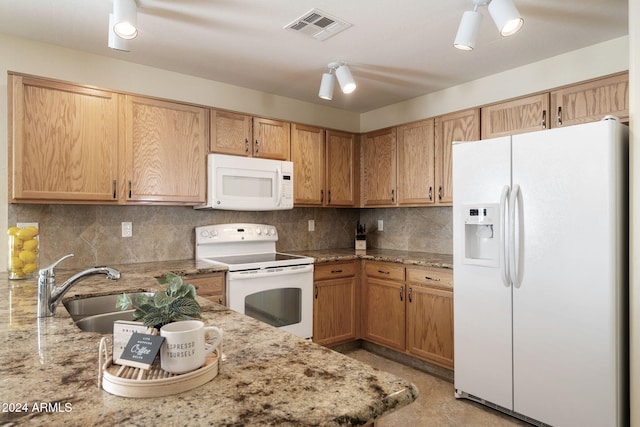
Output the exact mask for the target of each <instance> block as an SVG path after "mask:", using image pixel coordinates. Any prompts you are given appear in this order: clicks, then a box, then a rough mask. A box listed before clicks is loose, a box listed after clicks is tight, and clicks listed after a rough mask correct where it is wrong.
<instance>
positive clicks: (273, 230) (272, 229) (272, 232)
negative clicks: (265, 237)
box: [269, 228, 276, 236]
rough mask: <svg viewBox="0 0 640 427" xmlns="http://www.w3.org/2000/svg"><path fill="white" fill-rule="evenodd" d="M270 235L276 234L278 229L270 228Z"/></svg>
mask: <svg viewBox="0 0 640 427" xmlns="http://www.w3.org/2000/svg"><path fill="white" fill-rule="evenodd" d="M269 235H270V236H275V235H276V229H275V228H270V229H269Z"/></svg>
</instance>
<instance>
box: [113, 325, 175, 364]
mask: <svg viewBox="0 0 640 427" xmlns="http://www.w3.org/2000/svg"><path fill="white" fill-rule="evenodd" d="M163 341H164V337H161V336H158V335H147V334H140V333H138V332H134V333H133V334H132V335H131V338H130V339H129V342H128V343H127V345H126V346H125V348H124V350H123V351H122V354H121V355H120V358H119V359H118V360H117V362H116V363H117V364H119V365H127V366H133V367H136V368H141V369H149V368H150V367H151V365H153V362H154V360H156V357H157V356H158V353H159V352H160V347H162V343H163Z"/></svg>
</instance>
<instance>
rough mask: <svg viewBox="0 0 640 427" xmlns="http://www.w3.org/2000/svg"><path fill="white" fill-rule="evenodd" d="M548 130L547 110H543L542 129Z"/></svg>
mask: <svg viewBox="0 0 640 427" xmlns="http://www.w3.org/2000/svg"><path fill="white" fill-rule="evenodd" d="M546 128H547V110H542V129H546Z"/></svg>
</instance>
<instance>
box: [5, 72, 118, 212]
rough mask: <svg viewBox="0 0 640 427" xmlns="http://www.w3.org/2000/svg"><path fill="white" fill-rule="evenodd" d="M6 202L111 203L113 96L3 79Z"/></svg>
mask: <svg viewBox="0 0 640 427" xmlns="http://www.w3.org/2000/svg"><path fill="white" fill-rule="evenodd" d="M8 90H9V120H8V124H9V152H10V154H11V155H10V159H9V181H10V190H9V191H10V196H9V197H10V199H11V201H12V202H24V201H34V202H37V201H49V202H51V201H60V202H62V203H66V202H73V201H90V202H98V201H99V202H110V203H111V202H115V201H116V197H117V194H115V192H116V188H115V187H116V182H117V181H116V180H117V177H118V94H116V93H113V92H109V91H104V90H99V89H94V88H89V87H83V86H78V85H73V84H68V83H62V82H57V81H51V80H46V79H38V78H34V77H29V76H22V75H14V74H10V75H9V85H8Z"/></svg>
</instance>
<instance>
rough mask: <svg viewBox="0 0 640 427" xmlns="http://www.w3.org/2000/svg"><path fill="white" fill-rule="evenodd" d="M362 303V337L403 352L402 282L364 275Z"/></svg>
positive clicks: (403, 307) (403, 297)
mask: <svg viewBox="0 0 640 427" xmlns="http://www.w3.org/2000/svg"><path fill="white" fill-rule="evenodd" d="M364 293H365V295H366V297H365V302H364V324H363V328H364V333H363V335H364V338H365V339H367V340H370V341H372V342H375V343H377V344H380V345H383V346H386V347H389V348H393V349H396V350H399V351H404V346H405V301H404V300H405V289H404V284H403V283H402V282H393V281H390V280H381V279H376V278H372V277H367V281H366V284H365V292H364Z"/></svg>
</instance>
